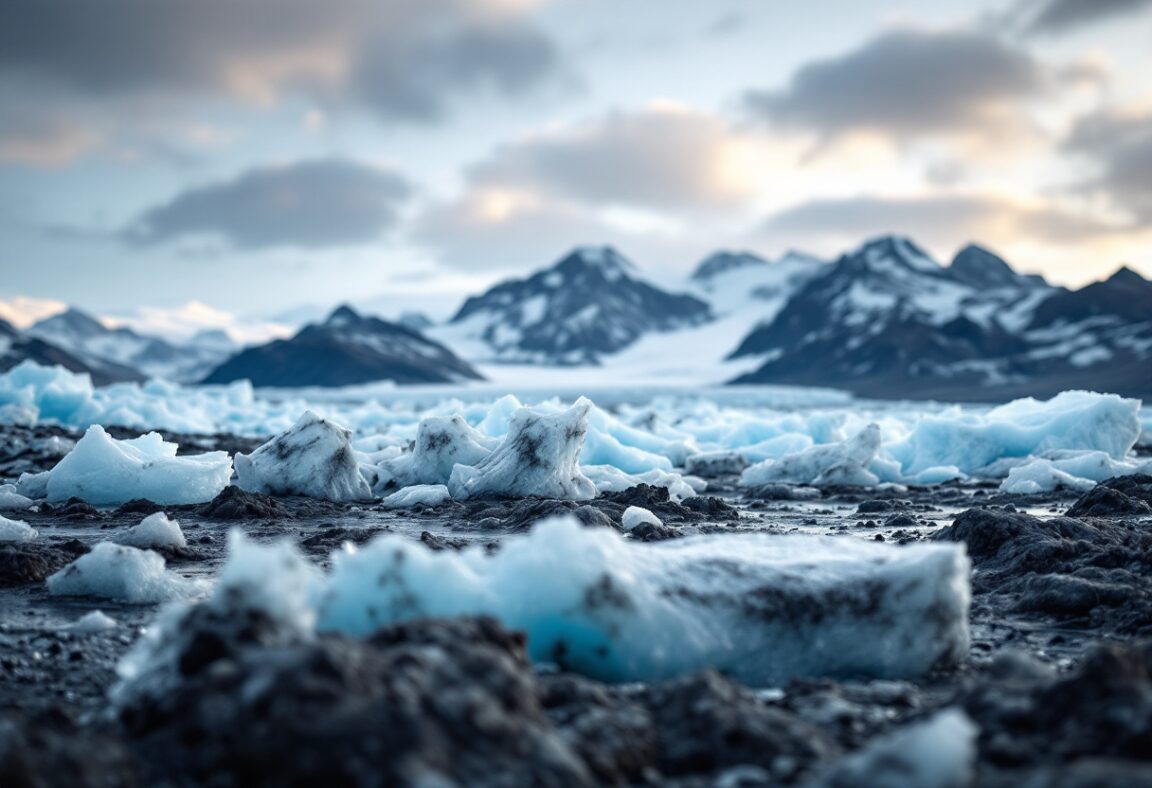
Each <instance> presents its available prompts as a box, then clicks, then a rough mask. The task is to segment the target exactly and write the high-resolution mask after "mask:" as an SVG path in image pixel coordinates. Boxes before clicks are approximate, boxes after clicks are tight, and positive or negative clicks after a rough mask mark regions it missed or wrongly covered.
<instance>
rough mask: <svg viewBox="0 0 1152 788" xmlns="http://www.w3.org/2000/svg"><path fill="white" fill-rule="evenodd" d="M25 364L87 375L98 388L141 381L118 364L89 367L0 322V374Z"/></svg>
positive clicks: (77, 359) (138, 374)
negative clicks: (34, 364)
mask: <svg viewBox="0 0 1152 788" xmlns="http://www.w3.org/2000/svg"><path fill="white" fill-rule="evenodd" d="M23 361H33V362H35V363H37V364H39V365H41V366H45V367H51V366H61V367H64V368H65V369H67V370H69V371H70V372H87V373H88V375H89V376H90V377H91V378H92V382H93V383H95V384H96V385H97V386H104V385H107V384H109V383H122V382H124V381H129V380H139V379H140V373H139V372H137V371H136V370H134V369H128V368H126V367H121V366H119V365H117V364H98V365H89V364H88V363H86V362H85V361H84V360H83V359H80V358H77V357H76V356H75V355H73V354H72V353H69V352H68V351H67V350H64V349H63V348H60V347H57V346H56V345H53V344H52V343H50V342H46V341H44V340H43V339H39V338H37V337H32V336H28V335H27V334H22V333H20V331H18V330H17V329H16V328H15V327H14V326H12V325H11V324H10V323H8V322H6V321H4V320H0V372H6V371H8V370H9V369H11V368H12V367H14V366H16V365H17V364H20V363H21V362H23Z"/></svg>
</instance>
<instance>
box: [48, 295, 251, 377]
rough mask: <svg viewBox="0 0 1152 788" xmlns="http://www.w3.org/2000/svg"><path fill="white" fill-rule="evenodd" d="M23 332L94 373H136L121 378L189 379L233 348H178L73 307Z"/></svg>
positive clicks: (214, 342) (204, 345)
mask: <svg viewBox="0 0 1152 788" xmlns="http://www.w3.org/2000/svg"><path fill="white" fill-rule="evenodd" d="M27 334H28V335H29V336H32V337H35V338H38V339H42V340H44V341H46V342H49V343H51V344H53V345H55V346H57V347H59V348H61V349H64V350H66V351H68V352H69V353H71V354H73V355H75V356H76V357H77V358H80V359H82V360H83V361H84V362H85V363H86V364H87V365H89V366H91V367H93V368H95V369H103V370H107V369H108V368H110V367H119V368H123V369H128V370H135V371H136V374H135V375H134V376H132V377H131V378H125V379H133V378H143V377H146V376H150V377H157V378H165V379H167V380H174V381H178V382H189V381H193V380H196V379H198V378H200V377H202V376H203V375H204V373H206V372H207V371H208V370H209V369H211V368H212V367H213V366H214V365H216V364H218V363H219V362H220V361H222V360H223V359H224V358H225V357H227V355H228V354H229V353H230V352H232V351H233V350H234V349H235V348H234V347H233V346H229V347H224V346H222V343H221V342H220V340H219V338H218V337H217V338H216V339H215V340H210V341H207V342H203V343H197V342H193V343H189V344H188V345H184V346H180V345H176V344H173V343H171V342H168V341H167V340H164V339H160V338H158V337H152V336H146V335H142V334H138V333H136V332H135V331H133V330H132V329H130V328H127V327H119V328H109V327H108V326H105V325H104V324H103V323H101V322H100V321H99V320H97V319H96V318H94V317H92V316H91V315H88V314H87V313H85V312H82V311H81V310H79V309H75V308H70V309H67V310H66V311H64V312H61V313H59V314H57V315H53V316H52V317H48V318H45V319H44V320H41V321H40V322H38V323H36V324H35V325H33V326H32V327H31V328H29V329H28V331H27Z"/></svg>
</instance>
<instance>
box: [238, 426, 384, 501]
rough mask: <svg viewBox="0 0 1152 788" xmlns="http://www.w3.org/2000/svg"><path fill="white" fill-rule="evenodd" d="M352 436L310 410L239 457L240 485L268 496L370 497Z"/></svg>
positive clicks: (353, 499)
mask: <svg viewBox="0 0 1152 788" xmlns="http://www.w3.org/2000/svg"><path fill="white" fill-rule="evenodd" d="M351 438H352V433H351V432H350V431H349V430H347V429H345V428H344V427H341V426H339V425H337V424H334V423H332V422H330V421H327V420H326V419H322V418H320V417H319V416H317V415H316V414H315V413H313V412H312V411H310V410H309V411H305V412H304V415H303V416H301V417H300V419H299V420H298V421H297V422H296V424H294V425H293V426H292V428H291V429H289V430H288V431H287V432H284V433H282V434H280V435H277V436H276V437H275V438H273V439H272V440H270V441H268V442H267V443H265V444H264V445H262V446H260V447H259V448H258V449H256V450H255V451H253V452H252V453H251V454H237V455H236V483H237V486H239V487H240V488H241V489H244V490H248V491H249V492H257V493H264V494H266V495H304V496H307V497H309V498H321V499H324V500H328V501H363V500H367V499H369V498H371V497H372V490H371V489H369V487H368V482H367V481H365V479H364V477H363V476H362V475H361V474H360V466H359V465H358V464H357V462H356V456H355V454H354V453H353V451H352V444H351Z"/></svg>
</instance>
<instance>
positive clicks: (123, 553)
mask: <svg viewBox="0 0 1152 788" xmlns="http://www.w3.org/2000/svg"><path fill="white" fill-rule="evenodd" d="M204 590H205V586H204V583H202V582H200V581H195V580H190V579H188V578H185V577H182V576H180V575H178V574H176V573H174V572H172V571H170V570H169V569H167V568H166V567H165V563H164V558H163V556H161V555H160V554H159V553H154V552H152V551H151V550H138V549H136V548H135V547H126V546H124V545H118V544H113V543H111V542H101V543H99V544H97V545H96V546H95V547H93V548H92V552H90V553H88V554H86V555H82V556H80V557H79V558H77V559H76V560H75V561H73V562H72V563H70V564H68V566H66V567H64V568H63V569H61V570H60V571H59V572H57V573H56V574H54V575H51V576H50V577H49V578H48V593H50V594H52V595H53V596H90V597H98V598H101V599H113V600H116V601H119V602H128V603H130V604H153V603H156V602H169V601H172V600H176V599H187V598H189V597H192V596H195V595H197V594H199V593H201V592H203V591H204Z"/></svg>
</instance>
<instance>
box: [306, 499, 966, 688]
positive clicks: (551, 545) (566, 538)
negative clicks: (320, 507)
mask: <svg viewBox="0 0 1152 788" xmlns="http://www.w3.org/2000/svg"><path fill="white" fill-rule="evenodd" d="M968 600H969V587H968V560H967V557H966V556H965V553H964V549H963V547H962V546H959V545H939V544H919V545H910V546H907V547H896V546H892V545H886V544H877V543H873V542H865V541H863V540H857V539H852V538H849V537H843V538H835V537H816V536H769V535H764V534H742V535H732V536H723V537H716V536H701V537H690V538H686V539H678V540H673V541H670V542H664V543H660V544H656V545H650V544H637V543H633V542H631V541H630V540H628V539H625V538H624V537H622V536H620V535H619V534H618V533H617V532H615V531H613V530H610V529H588V528H583V527H581V526H580V524H579V523H578V522H577V521H576V520H574V519H570V518H561V519H556V520H550V521H542V522H540V523H538V524H537V525H536V527H535V528H534V529H533V530H532V531H531V532H530V533H529V534H528V535H526V536H523V537H514V538H510V539H508V540H507V541H505V542H504V544H503V545H502V547H501V549H500V550H499V551H498V552H496V553H495V554H493V555H488V554H486V552H485V551H484V550H483V549H473V548H466V549H464V550H461V551H458V552H457V551H444V552H440V553H436V552H433V551H431V550H429V549H427V548H425V547H424V546H422V545H420V544H416V543H413V542H412V541H411V540H407V539H404V538H402V537H399V536H395V535H388V536H383V537H379V538H377V539H376V540H374V541H372V542H370V543H369V544H368V545H367V546H365V547H364V548H362V549H360V550H359V551H355V552H350V551H346V552H342V553H337V554H335V555H334V556H333V566H332V570H331V573H330V575H329V577H328V579H327V582H326V586H325V588H324V591H323V593H322V594H321V596H320V602H319V609H318V618H317V626H318V628H319V629H321V630H328V631H338V632H343V633H346V634H350V635H357V636H362V635H367V634H369V633H371V632H372V631H374V630H375V629H376V628H377V627H379V626H381V625H383V624H387V623H392V622H396V621H401V620H406V619H412V618H418V617H436V616H455V615H478V614H487V615H492V616H494V617H496V618H498V619H500V620H501V621H502V622H503V623H504V624H505V625H506V626H508V627H510V628H513V629H519V630H523V631H524V632H526V633H527V635H528V648H529V651H530V653H531V655H532V657H533V658H534V659H536V660H541V661H552V662H557V663H559V664H560V665H561V666H563V667H565V668H567V669H571V670H576V671H579V672H582V673H585V674H587V675H590V676H593V677H597V678H601V679H606V680H614V681H633V680H645V681H651V680H657V679H663V678H669V677H673V676H677V675H681V674H684V673H688V672H691V671H695V670H699V669H701V668H705V667H714V668H717V669H719V670H721V671H723V672H725V673H727V674H729V675H732V676H734V677H736V678H737V679H739V680H741V681H743V682H746V683H749V684H754V685H771V684H779V683H782V682H786V681H788V680H789V679H791V678H793V677H796V676H838V677H846V676H875V677H889V678H911V677H915V676H920V675H923V674H924V673H926V672H928V671H929V670H931V669H932V668H933V667H935V666H938V665H945V664H952V663H955V662H957V661H959V660H961V659H962V658H963V657H964V655H965V654H966V653H967V644H968V623H967V622H968V618H967V616H968Z"/></svg>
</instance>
